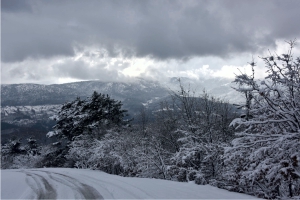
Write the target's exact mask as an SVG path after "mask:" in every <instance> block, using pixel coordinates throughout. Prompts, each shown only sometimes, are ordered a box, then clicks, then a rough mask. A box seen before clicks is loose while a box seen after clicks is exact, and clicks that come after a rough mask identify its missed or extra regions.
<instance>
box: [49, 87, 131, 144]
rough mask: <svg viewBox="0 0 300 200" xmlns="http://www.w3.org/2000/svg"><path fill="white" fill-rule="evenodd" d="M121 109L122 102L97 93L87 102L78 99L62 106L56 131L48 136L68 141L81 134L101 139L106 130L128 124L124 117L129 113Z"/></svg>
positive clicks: (86, 100)
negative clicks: (92, 135)
mask: <svg viewBox="0 0 300 200" xmlns="http://www.w3.org/2000/svg"><path fill="white" fill-rule="evenodd" d="M121 107H122V104H121V102H120V101H116V100H114V99H111V98H110V97H109V96H108V95H104V94H98V93H97V92H94V93H93V95H92V96H91V97H89V98H86V99H85V100H81V99H80V98H79V97H78V98H77V99H76V100H74V101H72V102H68V103H66V104H64V105H63V106H62V108H61V110H60V111H59V113H58V115H57V116H55V117H54V119H55V120H56V121H57V123H56V125H55V126H54V127H53V128H54V131H52V132H49V133H48V136H50V137H51V136H53V135H56V136H58V137H59V138H66V139H67V140H68V141H72V140H73V138H74V137H76V136H79V135H81V134H96V136H98V137H100V136H101V134H100V136H99V133H101V132H102V135H103V134H104V133H105V130H106V129H108V128H111V127H117V126H121V125H124V124H125V123H126V122H125V121H124V117H125V113H126V112H127V111H126V110H123V109H121ZM103 131H104V133H103Z"/></svg>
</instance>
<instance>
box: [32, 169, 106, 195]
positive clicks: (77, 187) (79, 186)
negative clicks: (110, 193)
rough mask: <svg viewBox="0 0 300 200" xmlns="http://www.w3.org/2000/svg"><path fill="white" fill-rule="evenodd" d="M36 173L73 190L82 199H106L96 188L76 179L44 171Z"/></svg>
mask: <svg viewBox="0 0 300 200" xmlns="http://www.w3.org/2000/svg"><path fill="white" fill-rule="evenodd" d="M32 171H33V170H32ZM34 171H38V172H43V173H46V174H47V175H48V176H49V177H50V179H51V180H53V181H56V182H59V183H61V184H63V185H65V186H67V187H69V188H71V189H72V190H73V191H74V193H76V192H77V193H78V194H79V195H80V196H81V198H82V199H104V198H103V196H102V195H101V194H100V193H99V192H98V191H97V190H96V189H95V188H93V187H92V186H90V185H87V184H85V183H81V182H79V181H78V180H77V179H75V178H72V177H70V176H67V175H65V174H60V173H56V172H48V171H42V170H34Z"/></svg>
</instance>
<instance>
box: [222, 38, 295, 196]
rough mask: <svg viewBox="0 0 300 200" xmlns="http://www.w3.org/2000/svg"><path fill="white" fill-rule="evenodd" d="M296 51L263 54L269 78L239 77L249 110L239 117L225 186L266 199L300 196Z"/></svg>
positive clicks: (229, 151)
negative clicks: (293, 52)
mask: <svg viewBox="0 0 300 200" xmlns="http://www.w3.org/2000/svg"><path fill="white" fill-rule="evenodd" d="M289 44H290V50H289V51H288V53H287V54H283V55H269V56H267V57H264V58H262V59H263V60H264V61H265V64H266V68H267V76H266V77H265V79H264V80H261V81H260V80H256V79H255V78H254V66H255V63H254V62H252V63H251V66H252V69H253V74H252V75H250V76H249V75H247V74H241V75H238V76H236V79H235V82H236V83H237V84H238V87H237V88H235V89H236V90H237V91H239V92H241V93H243V94H245V98H246V103H245V104H244V105H241V107H243V108H244V111H245V114H244V115H242V116H241V118H238V119H235V120H233V122H232V123H231V125H232V126H235V127H236V129H237V133H236V135H237V136H238V138H236V139H235V140H233V142H232V144H233V146H232V147H230V148H227V149H226V152H225V164H226V166H227V171H226V173H225V176H224V178H225V179H226V180H227V184H226V186H225V187H227V188H231V189H233V190H236V191H241V192H246V193H249V194H255V195H257V196H261V197H264V198H279V197H293V196H297V195H300V190H299V188H300V145H299V144H300V73H299V71H300V58H299V57H298V58H296V59H294V58H293V56H292V49H293V47H294V45H295V42H293V41H292V42H290V43H289Z"/></svg>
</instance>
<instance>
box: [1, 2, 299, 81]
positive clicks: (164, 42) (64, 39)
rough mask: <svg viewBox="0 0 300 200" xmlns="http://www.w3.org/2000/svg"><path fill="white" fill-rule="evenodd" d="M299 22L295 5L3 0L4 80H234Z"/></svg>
mask: <svg viewBox="0 0 300 200" xmlns="http://www.w3.org/2000/svg"><path fill="white" fill-rule="evenodd" d="M299 20H300V1H299V0H263V1H262V0H251V1H249V0H220V1H218V0H213V1H211V0H210V1H209V0H178V1H176V0H170V1H167V0H88V1H85V0H47V1H46V0H1V78H2V80H1V82H2V83H45V84H50V83H62V82H70V81H76V80H94V79H99V80H103V81H123V80H128V79H130V78H132V77H136V76H141V77H145V78H154V79H158V80H164V79H166V78H167V77H172V76H186V77H192V78H203V77H204V78H207V77H233V76H234V74H233V73H234V72H235V71H236V69H237V68H238V67H239V68H241V69H243V70H246V69H245V68H246V65H247V62H250V61H251V59H252V56H253V57H254V59H255V60H258V55H261V56H263V55H266V54H267V50H268V49H270V50H271V51H278V52H281V51H284V49H285V48H286V44H285V43H284V41H285V40H292V39H295V38H297V39H298V42H299V41H300V37H299V36H300V26H299ZM299 46H300V44H299ZM298 52H299V48H298V49H296V51H295V53H298ZM298 56H299V54H298ZM263 71H264V69H263V64H261V65H260V66H259V67H258V68H257V72H258V73H259V74H262V73H263Z"/></svg>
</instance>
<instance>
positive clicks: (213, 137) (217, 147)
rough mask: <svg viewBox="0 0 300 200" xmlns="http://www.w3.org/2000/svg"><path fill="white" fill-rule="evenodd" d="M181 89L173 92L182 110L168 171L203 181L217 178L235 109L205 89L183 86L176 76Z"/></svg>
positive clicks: (231, 133)
mask: <svg viewBox="0 0 300 200" xmlns="http://www.w3.org/2000/svg"><path fill="white" fill-rule="evenodd" d="M179 84H180V91H179V92H178V93H174V95H173V97H174V99H175V102H177V110H179V111H181V112H180V115H181V116H182V119H181V120H180V121H181V122H180V126H178V127H177V130H176V132H177V134H178V133H180V134H179V135H180V136H181V137H180V138H179V140H178V141H179V144H180V148H179V150H178V151H177V152H176V153H175V154H174V156H173V158H172V160H173V163H174V164H173V166H172V171H173V172H171V173H174V174H175V176H177V179H178V180H179V181H193V180H195V182H196V183H198V184H206V183H208V182H209V181H211V180H212V179H217V178H218V177H219V176H220V174H221V172H222V168H223V152H224V147H226V146H228V144H229V141H231V139H232V137H233V130H232V129H230V128H228V125H229V123H230V122H231V120H232V119H233V118H234V116H235V114H234V109H233V107H232V106H231V105H229V104H228V103H226V102H223V101H222V100H219V99H216V98H214V97H212V96H210V95H209V94H207V92H205V91H204V92H203V95H202V96H200V97H195V94H194V93H192V92H190V90H189V89H187V90H186V89H185V88H184V87H183V86H182V85H181V83H180V80H179Z"/></svg>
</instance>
